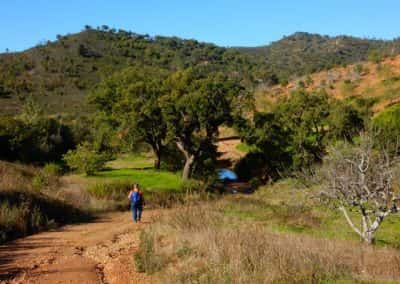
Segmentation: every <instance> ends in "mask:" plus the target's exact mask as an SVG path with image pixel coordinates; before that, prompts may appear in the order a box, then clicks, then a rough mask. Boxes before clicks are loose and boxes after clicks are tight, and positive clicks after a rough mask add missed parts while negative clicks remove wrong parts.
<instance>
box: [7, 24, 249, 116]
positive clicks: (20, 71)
mask: <svg viewBox="0 0 400 284" xmlns="http://www.w3.org/2000/svg"><path fill="white" fill-rule="evenodd" d="M199 64H201V65H210V66H212V67H211V68H220V69H223V70H224V71H225V72H229V73H230V74H231V75H232V76H238V77H240V78H242V79H243V80H247V81H248V83H250V82H251V81H252V80H253V79H252V77H251V75H252V70H251V69H252V68H253V67H254V66H255V65H256V64H252V63H250V62H249V60H248V56H246V55H243V54H241V53H239V52H238V51H234V50H230V49H226V48H221V47H218V46H215V45H213V44H208V43H201V42H198V41H196V40H183V39H180V38H176V37H150V36H148V35H139V34H135V33H131V32H127V31H123V30H119V31H115V30H109V29H104V28H103V29H101V30H94V29H91V28H87V29H85V30H84V31H82V32H80V33H78V34H73V35H66V36H58V37H57V40H56V41H54V42H48V43H46V44H43V45H39V46H36V47H34V48H31V49H29V50H26V51H24V52H20V53H5V54H1V55H0V105H1V106H0V109H1V112H2V113H15V112H17V111H18V109H19V108H20V106H21V102H22V101H23V100H24V99H25V98H26V97H27V96H31V95H32V96H34V97H36V98H37V99H38V100H39V101H40V102H41V103H42V104H43V106H44V108H45V109H46V110H47V111H48V112H49V113H62V112H74V113H80V112H82V111H84V110H85V108H86V107H85V105H84V104H83V103H82V98H83V96H84V95H85V94H86V93H87V92H89V91H90V90H91V89H92V88H93V87H94V86H95V85H96V84H97V83H98V82H99V81H100V80H101V78H104V77H107V76H109V75H111V74H112V73H114V72H116V71H119V70H121V69H123V68H125V67H127V66H131V65H139V66H141V65H151V66H156V67H159V68H164V69H168V70H171V71H172V70H177V69H181V68H186V67H189V66H194V65H199Z"/></svg>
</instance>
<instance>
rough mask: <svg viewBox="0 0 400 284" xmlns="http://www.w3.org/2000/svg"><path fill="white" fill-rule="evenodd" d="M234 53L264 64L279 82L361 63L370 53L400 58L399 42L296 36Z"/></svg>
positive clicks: (306, 34)
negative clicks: (241, 53)
mask: <svg viewBox="0 0 400 284" xmlns="http://www.w3.org/2000/svg"><path fill="white" fill-rule="evenodd" d="M238 50H239V51H241V52H243V53H245V54H248V55H250V56H252V57H253V58H256V60H257V61H258V62H260V61H262V62H263V63H264V64H267V65H268V66H269V68H270V70H271V71H272V72H273V73H275V74H276V75H277V76H278V77H279V78H280V79H281V80H282V79H290V78H291V77H293V76H300V75H304V74H310V73H314V72H318V71H321V70H325V69H329V68H333V67H337V66H342V65H347V64H351V63H355V62H358V61H363V60H366V59H367V58H368V56H369V55H371V54H373V53H374V52H375V53H377V55H378V56H383V55H388V56H393V55H397V54H400V40H399V39H396V40H393V41H383V40H372V39H361V38H356V37H350V36H337V37H329V36H322V35H318V34H309V33H303V32H298V33H295V34H293V35H290V36H287V37H284V38H283V39H281V40H278V41H276V42H273V43H272V44H270V45H267V46H261V47H250V48H239V49H238Z"/></svg>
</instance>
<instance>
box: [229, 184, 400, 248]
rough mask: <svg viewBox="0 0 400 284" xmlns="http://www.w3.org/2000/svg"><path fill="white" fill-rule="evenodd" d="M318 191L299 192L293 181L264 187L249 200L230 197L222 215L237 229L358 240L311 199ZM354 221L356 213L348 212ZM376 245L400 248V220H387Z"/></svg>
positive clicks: (337, 216) (339, 216) (338, 218)
mask: <svg viewBox="0 0 400 284" xmlns="http://www.w3.org/2000/svg"><path fill="white" fill-rule="evenodd" d="M317 191H318V189H317V188H316V189H307V188H302V187H301V185H299V184H298V183H296V182H295V180H291V179H288V180H284V181H281V182H278V183H276V184H275V185H272V186H265V187H262V188H261V189H260V190H258V191H257V192H256V193H255V194H254V195H252V196H232V197H231V198H230V199H228V200H226V201H227V202H226V204H225V206H224V214H225V215H226V216H228V217H230V219H231V220H232V222H231V223H232V224H233V223H237V224H236V226H240V224H241V223H249V222H254V223H258V224H262V225H264V226H265V227H267V228H269V229H271V230H273V231H277V232H284V233H295V234H298V233H301V234H307V235H311V236H314V237H317V238H324V239H341V240H359V239H360V238H359V236H358V235H357V234H356V233H355V232H353V231H352V229H351V228H350V227H349V226H348V224H347V223H346V221H345V219H344V217H343V215H342V214H341V213H340V212H339V211H337V210H334V209H333V208H332V209H331V208H328V207H326V206H324V205H323V204H321V203H319V201H318V200H317V199H316V198H314V197H315V196H316V193H315V192H317ZM350 214H351V217H352V218H353V220H354V221H355V223H356V224H358V223H359V222H357V220H359V215H358V213H357V212H350ZM376 242H377V244H378V245H389V246H392V247H395V248H400V216H399V215H392V216H389V217H388V218H387V219H385V221H384V222H383V223H382V225H381V227H380V229H379V231H378V233H377V236H376Z"/></svg>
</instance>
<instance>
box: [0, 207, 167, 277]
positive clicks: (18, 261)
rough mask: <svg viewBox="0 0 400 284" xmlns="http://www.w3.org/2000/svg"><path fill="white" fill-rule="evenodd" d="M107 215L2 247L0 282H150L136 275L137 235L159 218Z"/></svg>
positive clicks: (147, 213) (148, 213) (150, 214)
mask: <svg viewBox="0 0 400 284" xmlns="http://www.w3.org/2000/svg"><path fill="white" fill-rule="evenodd" d="M159 214H160V211H157V210H148V211H145V212H144V216H143V221H142V222H141V223H137V224H135V223H133V222H132V217H131V214H130V212H123V213H120V212H119V213H110V214H105V215H103V216H101V217H99V218H98V219H97V220H95V221H94V222H92V223H85V224H77V225H68V226H64V227H61V228H59V229H56V230H53V231H49V232H43V233H40V234H36V235H32V236H29V237H26V238H22V239H19V240H16V241H14V242H10V243H8V244H5V245H2V246H0V283H46V284H47V283H49V284H50V283H52V284H53V283H79V284H83V283H110V284H111V283H118V284H124V283H151V280H150V279H149V278H148V277H146V275H144V274H143V273H138V272H136V271H135V267H134V263H133V253H134V252H135V250H136V249H137V247H138V240H139V232H140V230H141V229H142V228H143V227H144V226H146V225H148V224H149V223H151V222H152V220H153V219H154V218H156V217H157V216H159Z"/></svg>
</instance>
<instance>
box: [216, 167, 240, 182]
mask: <svg viewBox="0 0 400 284" xmlns="http://www.w3.org/2000/svg"><path fill="white" fill-rule="evenodd" d="M218 178H219V179H220V180H223V181H236V180H237V179H238V177H237V175H236V174H235V172H233V171H231V170H228V169H221V170H218Z"/></svg>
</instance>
